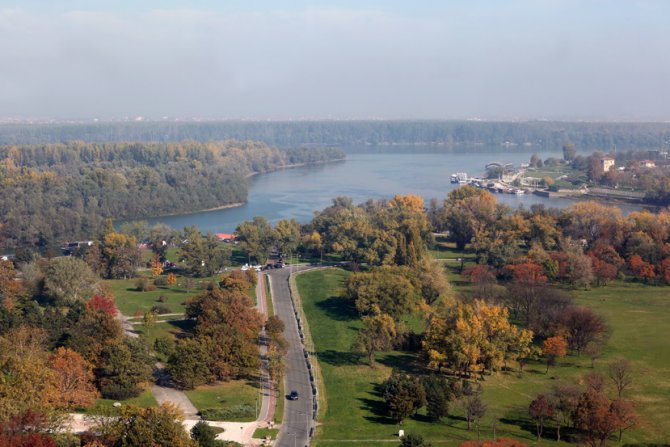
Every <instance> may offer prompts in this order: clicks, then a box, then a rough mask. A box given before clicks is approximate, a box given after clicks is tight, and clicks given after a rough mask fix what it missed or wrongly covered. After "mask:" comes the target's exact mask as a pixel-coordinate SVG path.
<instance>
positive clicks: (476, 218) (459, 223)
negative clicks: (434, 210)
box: [442, 186, 497, 250]
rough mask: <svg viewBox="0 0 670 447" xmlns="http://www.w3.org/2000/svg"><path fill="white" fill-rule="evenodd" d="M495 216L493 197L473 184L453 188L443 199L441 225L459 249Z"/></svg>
mask: <svg viewBox="0 0 670 447" xmlns="http://www.w3.org/2000/svg"><path fill="white" fill-rule="evenodd" d="M496 217H497V216H496V199H495V197H494V196H493V195H492V194H491V193H489V192H488V191H484V190H481V189H477V188H475V187H473V186H463V187H461V188H458V189H455V190H453V191H452V192H450V193H449V195H448V197H447V199H446V200H445V201H444V207H443V216H442V221H443V227H444V228H445V229H446V230H447V231H449V238H450V239H451V240H452V241H454V242H456V247H457V248H458V249H459V250H463V249H465V245H466V244H469V243H470V241H472V239H473V238H474V237H475V235H476V234H477V233H478V232H479V231H481V230H483V229H484V228H486V227H490V226H492V224H493V222H494V221H495V219H496Z"/></svg>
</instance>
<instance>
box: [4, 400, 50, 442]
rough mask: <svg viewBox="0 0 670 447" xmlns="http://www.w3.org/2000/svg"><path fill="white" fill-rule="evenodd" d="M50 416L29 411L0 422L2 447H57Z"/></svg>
mask: <svg viewBox="0 0 670 447" xmlns="http://www.w3.org/2000/svg"><path fill="white" fill-rule="evenodd" d="M51 428H52V427H50V424H49V417H48V415H46V414H44V413H40V412H35V411H33V410H31V409H28V410H26V411H24V412H22V413H19V414H16V415H14V416H12V417H11V418H8V419H5V420H3V421H2V422H0V447H56V442H55V441H54V440H53V438H52V437H51V436H50V435H48V434H47V432H48V431H49V430H50V429H51Z"/></svg>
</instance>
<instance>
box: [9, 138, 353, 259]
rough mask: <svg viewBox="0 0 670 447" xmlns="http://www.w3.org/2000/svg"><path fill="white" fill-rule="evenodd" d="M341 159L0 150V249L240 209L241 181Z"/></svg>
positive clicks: (253, 153)
mask: <svg viewBox="0 0 670 447" xmlns="http://www.w3.org/2000/svg"><path fill="white" fill-rule="evenodd" d="M342 157H343V154H342V153H341V152H339V151H337V150H334V149H333V150H325V149H314V150H310V151H307V150H284V149H277V148H271V147H268V146H267V145H265V144H263V143H258V142H251V141H246V142H238V141H224V142H208V143H197V142H193V141H184V142H181V143H104V144H94V143H82V142H72V143H66V144H49V145H44V144H43V145H32V146H30V145H11V146H4V147H0V186H1V187H2V191H3V194H2V197H1V198H0V216H2V218H1V220H0V245H1V246H2V247H3V248H5V249H7V248H12V249H16V248H24V249H33V250H38V249H39V250H44V249H47V248H50V247H57V245H58V244H59V243H62V242H64V241H67V240H73V239H75V240H76V239H80V238H84V237H90V236H91V234H94V233H95V232H96V230H98V229H99V228H100V227H101V226H102V225H103V224H104V220H105V219H107V218H113V219H131V218H142V217H147V216H158V215H164V214H171V213H181V212H189V211H196V210H202V209H208V208H214V207H218V206H222V205H227V204H233V203H239V202H244V201H245V200H246V195H247V184H246V180H245V177H247V176H248V175H249V174H252V173H259V172H267V171H270V170H274V169H278V168H281V167H283V166H288V165H291V164H296V163H307V162H317V161H328V160H333V159H338V158H342Z"/></svg>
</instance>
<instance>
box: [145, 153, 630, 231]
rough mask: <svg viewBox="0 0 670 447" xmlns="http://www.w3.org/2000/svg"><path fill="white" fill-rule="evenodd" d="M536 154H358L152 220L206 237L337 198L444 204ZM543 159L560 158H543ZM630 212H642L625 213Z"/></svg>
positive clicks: (300, 214)
mask: <svg viewBox="0 0 670 447" xmlns="http://www.w3.org/2000/svg"><path fill="white" fill-rule="evenodd" d="M530 155H531V154H530V153H528V152H526V153H518V152H517V153H505V154H501V153H375V154H371V153H364V154H361V153H358V154H348V155H347V159H346V160H345V161H341V162H335V163H329V164H324V165H315V166H305V167H301V168H295V169H287V170H284V171H277V172H273V173H270V174H264V175H258V176H255V177H252V178H250V179H249V198H248V203H246V204H245V205H243V206H241V207H239V208H229V209H224V210H219V211H210V212H205V213H203V212H200V213H193V214H186V215H180V216H166V217H159V218H153V219H147V220H148V221H149V223H150V224H153V223H157V222H162V223H165V224H167V225H169V226H171V227H173V228H176V229H181V228H183V227H185V226H189V225H196V226H197V227H198V228H200V229H201V230H202V231H211V232H219V231H221V232H232V231H234V230H235V227H236V226H237V225H238V224H239V223H240V222H242V221H245V220H249V219H252V218H253V217H254V216H261V215H262V216H265V217H266V218H267V219H268V220H270V221H272V222H274V221H277V220H279V219H292V218H294V219H297V220H299V221H300V222H307V221H309V220H310V219H311V218H312V216H313V215H314V211H315V210H320V209H323V208H325V207H326V206H328V205H330V204H331V200H332V199H333V198H334V197H337V196H348V197H352V198H353V199H354V202H356V203H359V202H363V201H365V200H367V199H370V198H373V199H380V198H391V197H393V196H394V195H395V194H407V193H412V194H417V195H420V196H422V197H424V199H425V200H426V201H428V200H429V199H431V198H437V199H439V200H442V199H444V198H445V197H446V195H447V194H448V193H449V191H451V190H453V189H454V187H456V186H457V185H453V184H451V183H450V175H451V174H452V173H454V172H467V173H468V174H470V175H482V174H483V172H484V170H485V169H484V166H485V165H486V164H487V163H489V162H492V161H499V162H513V163H515V164H517V165H518V164H520V163H522V162H526V161H528V159H529V158H530ZM539 155H540V156H541V157H542V159H546V158H547V157H550V156H551V157H560V156H561V154H559V153H540V154H539ZM496 197H497V199H498V201H500V202H501V203H504V204H506V205H509V206H511V207H518V206H524V207H530V206H531V205H533V204H535V203H544V204H546V205H547V206H551V207H559V208H562V207H566V206H569V205H570V204H573V203H574V201H573V200H570V199H549V198H544V197H539V196H536V195H532V194H529V195H522V196H516V195H511V194H497V195H496ZM622 208H625V209H626V210H630V209H635V208H636V207H631V206H628V207H622Z"/></svg>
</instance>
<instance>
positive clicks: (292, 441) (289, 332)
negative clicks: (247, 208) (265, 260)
mask: <svg viewBox="0 0 670 447" xmlns="http://www.w3.org/2000/svg"><path fill="white" fill-rule="evenodd" d="M301 270H306V268H305V267H298V269H293V270H291V269H289V268H288V267H287V268H285V269H282V270H272V271H269V272H268V276H269V278H270V291H271V292H272V302H273V303H274V311H275V314H276V315H277V316H279V318H281V320H282V321H283V322H284V325H285V329H284V336H285V337H286V340H287V341H288V344H289V349H288V354H287V355H286V373H285V375H284V385H285V391H286V393H287V394H288V393H290V392H291V391H292V390H295V391H297V392H298V393H299V395H300V397H299V398H298V400H294V401H291V400H286V405H285V406H284V419H283V421H282V424H281V427H280V430H279V435H278V436H277V442H276V444H275V446H278V447H298V446H299V447H304V446H307V445H309V441H310V437H309V435H310V431H311V428H312V427H313V426H314V420H313V413H314V409H313V408H314V407H313V402H314V399H313V396H312V387H311V384H310V379H309V370H308V369H307V362H306V360H305V354H304V351H303V344H302V341H301V340H300V334H299V332H298V322H297V320H296V314H295V310H294V308H293V303H292V301H291V291H290V289H289V284H288V280H289V276H290V275H291V272H292V271H294V272H295V271H301ZM279 398H280V399H286V396H279Z"/></svg>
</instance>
